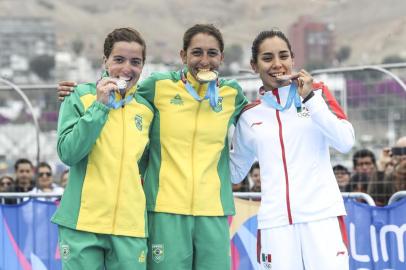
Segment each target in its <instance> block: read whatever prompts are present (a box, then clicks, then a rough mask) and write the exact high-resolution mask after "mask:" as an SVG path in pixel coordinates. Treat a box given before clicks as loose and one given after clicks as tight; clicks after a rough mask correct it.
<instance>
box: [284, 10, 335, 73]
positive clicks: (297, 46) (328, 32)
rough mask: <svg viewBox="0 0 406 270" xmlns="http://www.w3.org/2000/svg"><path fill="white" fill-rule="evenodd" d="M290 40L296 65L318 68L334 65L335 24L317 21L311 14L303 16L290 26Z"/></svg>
mask: <svg viewBox="0 0 406 270" xmlns="http://www.w3.org/2000/svg"><path fill="white" fill-rule="evenodd" d="M288 33H289V34H288V35H289V40H290V42H291V44H292V49H293V52H294V54H295V66H296V67H298V68H306V69H309V70H311V69H317V68H325V67H329V66H332V65H333V62H334V59H335V54H334V26H333V25H332V24H328V23H322V22H316V21H314V20H313V19H312V18H311V17H309V16H302V17H300V18H299V19H298V21H297V22H295V23H294V24H293V25H291V26H290V28H289V32H288Z"/></svg>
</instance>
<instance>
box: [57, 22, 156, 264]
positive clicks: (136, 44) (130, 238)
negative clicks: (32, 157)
mask: <svg viewBox="0 0 406 270" xmlns="http://www.w3.org/2000/svg"><path fill="white" fill-rule="evenodd" d="M145 49H146V47H145V42H144V40H143V38H142V37H141V35H140V34H139V33H138V32H137V31H136V30H134V29H131V28H120V29H116V30H114V31H113V32H111V33H110V34H109V35H108V36H107V37H106V39H105V43H104V64H105V70H106V72H105V74H104V76H103V78H102V79H101V80H100V81H98V82H97V84H95V83H88V84H81V85H78V86H77V87H76V88H75V92H74V93H73V94H72V95H70V96H69V97H67V98H66V99H65V101H64V102H63V103H62V106H61V109H60V114H59V122H58V146H57V150H58V155H59V157H60V158H61V160H62V161H63V162H64V163H65V164H67V165H68V166H71V169H70V173H69V183H68V185H67V188H66V190H65V193H64V195H63V197H62V201H61V205H60V207H59V209H58V210H57V212H56V213H55V215H54V217H53V218H52V221H53V222H54V223H56V224H58V225H59V237H60V239H59V241H60V252H61V258H62V264H63V269H75V270H76V269H108V270H110V269H140V270H141V269H146V255H147V243H146V237H147V229H146V203H145V196H144V192H143V188H142V183H141V179H140V173H139V169H138V166H137V163H138V161H139V160H140V159H141V156H142V154H143V152H144V149H145V146H146V145H147V143H148V135H149V127H150V123H151V121H152V119H153V115H154V114H153V109H152V107H151V105H150V104H149V103H148V102H147V101H146V100H145V99H144V98H142V97H141V96H139V95H138V94H136V93H135V89H136V83H137V81H138V79H139V77H140V74H141V71H142V68H143V65H144V63H145ZM129 149H130V150H131V151H128V150H129Z"/></svg>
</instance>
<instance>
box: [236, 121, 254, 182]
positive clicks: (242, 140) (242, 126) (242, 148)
mask: <svg viewBox="0 0 406 270" xmlns="http://www.w3.org/2000/svg"><path fill="white" fill-rule="evenodd" d="M251 133H252V131H251V130H250V127H249V126H248V125H247V124H246V122H245V119H244V118H243V117H241V118H240V119H239V121H238V122H237V126H236V128H235V131H234V135H233V142H232V145H231V147H232V149H231V151H230V174H231V182H233V183H234V184H237V183H240V182H241V181H243V180H244V178H245V177H246V176H247V174H248V171H249V170H250V168H251V166H252V164H253V163H254V161H255V159H256V153H255V150H254V149H255V148H254V147H255V144H254V139H253V138H254V137H253V135H252V134H251Z"/></svg>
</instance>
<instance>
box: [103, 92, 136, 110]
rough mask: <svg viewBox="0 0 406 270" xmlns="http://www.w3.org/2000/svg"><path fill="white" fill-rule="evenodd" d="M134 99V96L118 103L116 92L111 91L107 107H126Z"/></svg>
mask: <svg viewBox="0 0 406 270" xmlns="http://www.w3.org/2000/svg"><path fill="white" fill-rule="evenodd" d="M132 99H133V95H129V96H127V97H126V98H123V99H120V100H118V101H116V95H115V94H114V91H111V92H110V95H109V102H108V103H107V107H109V108H111V109H118V108H120V107H124V105H126V104H128V103H130V101H131V100H132Z"/></svg>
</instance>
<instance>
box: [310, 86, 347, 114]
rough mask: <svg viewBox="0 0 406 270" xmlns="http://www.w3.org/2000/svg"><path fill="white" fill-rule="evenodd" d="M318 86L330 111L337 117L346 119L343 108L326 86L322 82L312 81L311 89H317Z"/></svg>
mask: <svg viewBox="0 0 406 270" xmlns="http://www.w3.org/2000/svg"><path fill="white" fill-rule="evenodd" d="M320 88H321V91H322V93H323V98H324V100H325V101H326V103H327V106H328V107H329V108H330V111H332V112H333V113H334V114H335V116H337V118H338V119H345V120H347V116H346V115H345V113H344V111H343V109H342V108H341V106H340V104H338V102H337V100H336V99H335V97H334V95H333V94H331V92H330V91H329V90H328V88H327V86H326V85H324V84H323V83H313V90H318V89H320Z"/></svg>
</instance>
